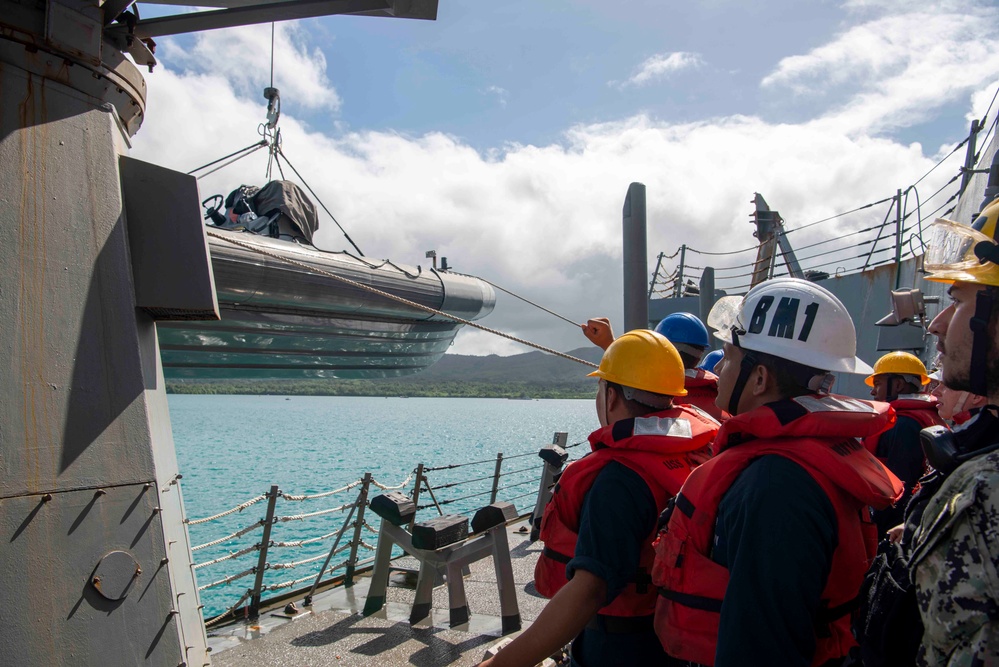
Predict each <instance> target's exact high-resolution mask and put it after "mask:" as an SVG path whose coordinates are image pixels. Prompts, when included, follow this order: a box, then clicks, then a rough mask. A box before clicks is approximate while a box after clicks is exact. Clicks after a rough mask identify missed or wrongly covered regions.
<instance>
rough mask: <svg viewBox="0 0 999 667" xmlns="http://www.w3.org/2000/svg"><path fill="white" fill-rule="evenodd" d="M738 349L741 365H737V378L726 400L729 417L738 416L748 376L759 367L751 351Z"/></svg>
mask: <svg viewBox="0 0 999 667" xmlns="http://www.w3.org/2000/svg"><path fill="white" fill-rule="evenodd" d="M739 349H740V350H742V363H741V364H740V365H739V377H738V378H737V379H736V381H735V385H734V386H733V387H732V395H731V396H729V398H728V413H729V414H730V415H735V414H739V410H738V409H739V399H740V398H742V392H743V390H745V388H746V384H747V383H748V382H749V375H750V374H751V373H752V372H753V369H754V368H756V366H757V365H759V361H758V360H757V357H756V355H755V354H753V352H752V351H750V350H746V349H744V348H739Z"/></svg>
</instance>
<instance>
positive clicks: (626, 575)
mask: <svg viewBox="0 0 999 667" xmlns="http://www.w3.org/2000/svg"><path fill="white" fill-rule="evenodd" d="M590 375H591V376H595V377H598V378H599V384H598V389H597V399H596V408H597V416H598V418H599V420H600V425H601V427H600V428H599V429H597V430H596V431H594V432H593V433H591V434H590V437H589V441H590V448H591V452H590V453H589V454H587V455H586V456H585V457H583V458H582V459H580V460H578V461H576V462H574V463H571V464H570V465H569V466H568V467H567V468H566V469H565V471H564V472H563V473H562V476H561V478H560V479H559V481H558V483H557V485H556V486H555V490H554V494H553V497H552V500H551V502H550V503H549V504H548V507H547V508H546V509H545V512H544V516H543V518H542V523H541V540H542V541H543V542H544V544H545V547H544V551H543V554H542V556H541V557H540V558H539V560H538V563H537V566H536V569H535V581H534V584H535V586H536V588H537V590H538V592H539V593H541V594H542V595H544V596H546V597H550V598H551V601H550V602H549V603H548V604H547V606H546V607H545V609H544V610H543V611H542V613H541V615H539V616H538V618H537V620H536V621H535V622H534V623H533V624H532V625H531V626H530V627H529V628H528V629H527V630H525V631H524V633H523V634H522V635H520V636H519V637H518V638H517V639H516V640H514V641H513V642H512V643H511V644H509V645H508V646H506V647H505V648H504V649H503V650H502V651H500V652H499V653H498V654H497V655H496V656H495V657H494V658H491V659H490V660H488V661H486V663H483V664H487V665H490V666H492V667H499V666H500V665H523V666H525V667H533V665H535V664H536V663H538V662H540V661H541V660H543V659H545V658H546V657H548V656H549V655H551V654H552V653H554V652H555V651H557V650H558V649H560V648H561V647H562V646H564V645H565V644H566V643H568V642H569V641H570V640H572V651H571V660H572V664H573V665H581V666H584V667H603V666H608V665H610V666H613V665H622V666H625V665H627V666H628V667H631V666H633V665H658V664H663V663H666V662H667V657H666V655H665V654H664V653H663V649H662V646H661V645H660V644H659V641H658V639H657V638H656V635H655V632H654V630H653V627H652V620H653V613H654V611H655V605H656V597H657V595H656V589H655V588H654V587H653V586H652V580H651V578H650V570H651V567H652V559H653V551H652V538H653V537H654V536H655V530H656V520H657V518H658V516H659V513H660V512H662V510H663V509H664V508H665V507H666V504H667V501H669V500H670V499H671V498H672V497H673V496H674V495H675V494H676V492H677V491H678V490H679V489H680V485H681V484H682V483H683V481H684V479H686V477H687V475H688V474H689V473H690V471H691V470H692V469H693V468H694V467H695V466H696V465H698V464H700V463H702V462H703V461H705V460H707V459H708V457H709V450H708V444H709V443H710V442H711V440H712V438H714V435H715V433H716V431H717V429H718V422H716V421H715V420H714V419H712V418H711V417H710V416H709V415H707V414H705V413H704V412H702V411H700V410H697V409H696V408H692V407H689V406H683V407H673V406H672V401H673V397H674V396H675V397H681V396H683V395H684V393H685V390H684V388H683V364H682V362H681V361H680V355H679V354H678V353H677V351H676V348H674V347H673V345H671V344H670V342H669V341H668V340H666V338H664V337H663V336H660V335H659V334H657V333H654V332H652V331H649V330H636V331H631V332H628V333H626V334H624V335H623V336H621V337H620V338H618V339H617V340H615V341H614V342H613V344H611V345H610V346H609V347H608V348H607V350H606V352H604V355H603V358H602V359H601V361H600V367H599V369H598V370H596V371H595V372H593V373H591V374H590ZM573 638H575V639H574V640H573Z"/></svg>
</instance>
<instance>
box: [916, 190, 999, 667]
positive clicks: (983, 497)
mask: <svg viewBox="0 0 999 667" xmlns="http://www.w3.org/2000/svg"><path fill="white" fill-rule="evenodd" d="M997 218H999V200H993V201H992V202H991V203H990V204H989V205H988V206H986V207H985V208H984V209H983V210H982V212H981V214H980V215H979V217H978V218H977V219H976V220H975V222H974V224H973V225H972V226H970V227H969V226H967V225H963V224H960V223H957V222H953V221H950V220H943V219H938V220H936V221H935V222H934V223H933V224H932V225H930V228H929V229H928V234H927V237H926V241H927V245H928V250H927V252H926V256H925V268H926V270H927V271H929V272H930V275H928V276H927V280H931V281H935V282H942V283H947V284H949V285H950V287H949V288H948V290H947V291H948V294H949V295H950V300H951V303H950V304H949V305H948V306H947V307H946V308H944V309H943V310H942V311H941V312H940V314H939V315H937V316H936V317H935V318H934V319H933V322H932V323H931V324H930V328H929V330H930V333H933V334H936V336H937V339H938V342H937V349H938V350H939V351H940V355H941V356H940V360H941V363H942V365H943V383H944V384H945V385H947V387H949V388H950V389H953V390H956V391H966V392H969V393H972V394H979V395H982V396H985V397H986V398H987V399H988V404H987V405H985V406H984V407H983V408H981V409H980V410H979V411H978V413H977V414H975V415H974V416H973V417H972V418H971V419H970V420H969V421H967V422H965V423H964V424H962V425H960V426H958V427H956V428H955V429H954V430H953V431H952V432H948V431H946V430H945V429H942V428H937V429H929V430H927V431H924V434H923V435H924V449H925V451H926V455H927V458H928V460H929V462H930V464H931V465H932V466H933V467H934V468H935V469H936V470H937V471H938V474H937V475H936V479H934V480H931V481H930V482H924V483H923V489H922V490H921V491H920V494H922V493H923V491H928V492H932V495H931V497H930V498H929V501H928V502H927V503H926V505H925V508H924V509H923V512H922V515H921V517H918V523H917V524H916V527H915V529H914V534H913V538H912V543H913V553H912V557H911V559H910V570H911V572H912V576H913V583H914V584H915V586H916V599H917V601H918V602H919V608H920V614H921V616H922V619H923V625H924V632H923V637H922V645H921V646H920V648H919V656H920V662H921V664H925V665H930V666H934V665H948V666H953V667H961V666H964V665H995V664H999V574H997V572H999V451H997V449H999V244H997V243H996V238H997V224H996V221H997ZM906 523H907V527H908V523H909V521H908V517H907V521H906Z"/></svg>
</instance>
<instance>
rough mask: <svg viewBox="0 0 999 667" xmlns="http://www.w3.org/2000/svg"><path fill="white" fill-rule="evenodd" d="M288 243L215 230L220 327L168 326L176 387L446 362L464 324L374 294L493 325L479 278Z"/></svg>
mask: <svg viewBox="0 0 999 667" xmlns="http://www.w3.org/2000/svg"><path fill="white" fill-rule="evenodd" d="M284 227H285V225H284V223H283V222H282V228H284ZM287 236H288V235H287V234H284V233H282V234H280V238H271V237H270V236H265V235H262V234H258V233H253V232H250V231H248V230H246V229H242V230H239V231H237V230H232V229H223V228H216V227H211V226H209V227H208V245H209V250H210V253H211V261H212V271H213V273H214V275H215V288H216V295H217V298H218V304H219V313H220V315H221V320H218V321H211V320H206V321H183V320H182V321H171V322H161V323H160V324H159V340H160V350H161V356H162V360H163V371H164V374H165V376H166V377H168V378H228V379H233V378H236V379H239V378H386V377H399V376H403V375H411V374H413V373H417V372H419V371H421V370H423V369H424V368H427V367H428V366H430V365H432V364H433V363H435V362H436V361H437V360H438V359H440V358H441V356H443V355H444V353H445V352H446V351H447V348H448V346H450V345H451V342H452V341H453V340H454V337H455V335H456V334H457V332H458V329H459V328H460V327H461V326H462V323H461V322H459V321H456V320H455V319H452V318H448V317H444V316H443V315H440V314H434V313H431V312H427V311H424V310H420V309H418V308H416V307H413V306H411V305H407V304H404V303H400V302H398V301H396V300H393V299H391V298H388V297H386V296H383V295H381V294H378V293H376V292H374V291H372V290H371V288H373V289H375V290H379V291H381V292H385V293H388V294H390V295H393V296H396V297H401V298H402V299H405V300H408V301H411V302H415V303H417V304H419V305H421V306H424V307H426V308H429V309H433V310H436V311H441V312H442V313H447V314H448V315H454V316H456V317H458V318H461V319H464V320H476V319H479V318H482V317H485V316H486V315H488V314H489V313H490V312H491V311H492V309H493V306H494V305H495V302H496V295H495V292H494V291H493V288H492V287H491V286H490V285H489V284H487V283H486V282H484V281H481V280H479V279H477V278H473V277H469V276H464V275H459V274H455V273H450V272H448V271H443V270H437V269H435V268H432V269H422V268H421V267H410V266H404V265H399V264H395V263H393V262H390V261H388V260H383V261H371V260H368V259H367V258H365V257H358V256H355V255H352V254H350V253H347V252H326V251H322V250H319V249H317V248H316V247H314V246H312V245H311V244H309V243H308V242H307V241H306V239H304V238H301V237H300V236H299V237H297V239H296V240H284V238H285V237H287ZM307 236H308V237H310V238H311V234H308V235H307ZM338 278H339V279H338ZM344 279H346V280H344ZM347 281H350V282H347Z"/></svg>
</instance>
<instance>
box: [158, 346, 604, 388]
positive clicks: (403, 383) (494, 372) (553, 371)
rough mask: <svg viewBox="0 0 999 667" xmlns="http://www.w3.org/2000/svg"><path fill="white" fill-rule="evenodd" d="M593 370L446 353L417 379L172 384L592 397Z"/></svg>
mask: <svg viewBox="0 0 999 667" xmlns="http://www.w3.org/2000/svg"><path fill="white" fill-rule="evenodd" d="M568 354H570V355H572V356H574V357H578V358H580V359H584V360H587V361H591V362H593V363H598V362H599V361H600V357H601V355H602V354H603V352H602V351H601V350H600V349H599V348H596V347H584V348H579V349H577V350H573V351H571V352H569V353H568ZM592 370H593V368H591V367H590V366H587V365H584V364H580V363H578V362H576V361H570V360H568V359H563V358H562V357H556V356H554V355H551V354H546V353H544V352H527V353H525V354H515V355H512V356H509V357H499V356H496V355H495V354H493V355H489V356H486V357H474V356H469V355H461V354H446V355H444V356H443V357H442V358H441V360H440V361H438V362H437V363H436V364H434V365H433V366H431V367H430V368H428V369H426V370H424V371H423V372H421V373H418V374H417V375H410V376H407V377H401V378H391V379H384V380H171V381H169V382H168V383H167V391H168V392H170V393H177V394H268V395H289V394H292V395H308V396H452V397H467V396H479V397H492V398H504V397H505V398H592V397H593V396H594V394H595V392H596V382H595V381H594V379H593V378H590V377H586V376H587V374H588V373H590V372H591V371H592Z"/></svg>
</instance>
